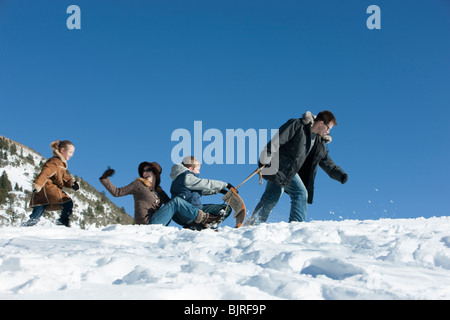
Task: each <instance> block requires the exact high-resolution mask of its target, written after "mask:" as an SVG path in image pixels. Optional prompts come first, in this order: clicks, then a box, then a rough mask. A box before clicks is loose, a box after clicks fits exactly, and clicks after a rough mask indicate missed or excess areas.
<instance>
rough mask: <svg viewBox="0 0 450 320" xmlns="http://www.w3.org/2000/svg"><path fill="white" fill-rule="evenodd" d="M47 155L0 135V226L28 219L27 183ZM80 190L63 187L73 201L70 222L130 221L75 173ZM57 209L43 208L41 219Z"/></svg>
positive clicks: (51, 216)
mask: <svg viewBox="0 0 450 320" xmlns="http://www.w3.org/2000/svg"><path fill="white" fill-rule="evenodd" d="M46 160H47V159H45V158H44V157H42V156H41V155H40V154H39V153H37V152H36V151H34V150H32V149H30V148H28V147H26V146H24V145H22V144H20V143H18V142H15V141H12V140H11V139H8V138H6V137H3V136H0V226H18V225H20V223H21V222H23V221H26V220H28V216H29V215H30V213H31V209H30V208H29V207H28V204H29V201H30V196H31V184H32V182H33V180H34V178H35V177H36V176H37V175H38V174H39V173H40V171H41V169H42V166H43V164H44V163H45V161H46ZM75 179H76V180H77V181H78V182H79V184H80V190H79V191H77V192H75V191H73V190H70V189H64V190H65V191H66V192H67V193H68V194H69V195H70V196H71V197H72V199H73V201H74V211H73V215H72V218H71V222H72V226H79V227H81V228H87V227H89V226H97V227H100V226H107V225H110V224H132V223H133V218H132V217H130V216H129V215H128V214H126V212H125V210H124V209H120V208H119V207H117V206H116V205H115V204H114V203H112V202H111V201H110V200H109V199H108V198H107V197H106V196H105V194H104V193H101V192H99V191H97V190H96V189H94V188H93V187H92V186H91V185H89V183H87V182H86V181H84V180H83V179H82V178H80V177H75ZM59 214H60V212H59V211H53V212H45V213H44V215H43V218H42V219H41V222H40V223H44V220H45V219H50V220H52V221H53V220H55V219H57V218H58V217H59Z"/></svg>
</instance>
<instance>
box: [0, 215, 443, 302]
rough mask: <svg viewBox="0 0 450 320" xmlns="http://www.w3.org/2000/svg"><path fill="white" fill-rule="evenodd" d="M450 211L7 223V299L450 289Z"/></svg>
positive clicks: (358, 295) (315, 295) (3, 265)
mask: <svg viewBox="0 0 450 320" xmlns="http://www.w3.org/2000/svg"><path fill="white" fill-rule="evenodd" d="M449 230H450V217H440V218H430V219H424V218H419V219H410V220H408V219H398V220H390V219H382V220H366V221H357V220H344V221H322V222H321V221H313V222H309V223H290V224H288V223H274V224H262V225H260V226H257V227H242V228H240V229H232V228H229V227H225V228H222V229H220V230H219V232H214V231H212V230H204V231H201V232H196V231H191V230H185V229H182V230H179V229H177V228H175V227H163V226H137V225H130V226H124V225H110V226H107V227H103V228H98V227H92V226H91V227H90V228H88V229H87V230H82V229H80V228H77V227H75V228H70V229H68V228H63V227H58V226H55V225H54V224H53V223H50V222H46V223H42V224H40V225H38V226H36V227H33V228H20V227H3V228H0V299H450V231H449Z"/></svg>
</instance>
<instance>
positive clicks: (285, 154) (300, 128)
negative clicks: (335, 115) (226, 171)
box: [260, 111, 345, 203]
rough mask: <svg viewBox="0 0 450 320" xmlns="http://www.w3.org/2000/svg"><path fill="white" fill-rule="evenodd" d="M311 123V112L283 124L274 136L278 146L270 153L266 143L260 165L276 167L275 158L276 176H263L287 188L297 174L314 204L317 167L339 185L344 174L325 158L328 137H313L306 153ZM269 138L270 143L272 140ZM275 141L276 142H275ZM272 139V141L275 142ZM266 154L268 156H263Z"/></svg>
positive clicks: (265, 170)
mask: <svg viewBox="0 0 450 320" xmlns="http://www.w3.org/2000/svg"><path fill="white" fill-rule="evenodd" d="M313 123H314V116H313V115H312V114H311V112H309V111H308V112H307V113H305V114H304V115H303V118H302V119H291V120H289V121H287V122H286V123H285V124H284V125H282V126H281V127H280V129H279V131H278V133H277V135H276V136H275V137H274V139H275V138H278V139H279V147H278V148H277V147H276V146H274V150H271V149H272V147H271V142H269V143H268V144H267V151H263V153H262V156H261V159H260V162H261V163H262V164H267V163H270V164H271V165H272V166H274V165H276V164H277V163H276V159H277V157H278V159H279V162H278V171H276V173H271V174H265V172H267V171H268V170H267V169H264V170H263V172H262V173H263V177H264V178H265V179H267V180H269V181H272V182H274V183H276V184H277V185H279V186H281V187H285V186H287V185H288V184H289V183H290V182H291V181H292V179H293V178H294V176H295V175H296V174H297V173H298V174H299V175H300V177H301V179H302V181H303V183H304V184H305V187H306V189H307V191H308V203H312V202H313V197H314V179H315V177H316V173H317V167H318V166H319V165H320V167H321V168H322V169H323V170H324V171H325V172H326V173H327V174H328V175H329V176H330V177H331V178H333V179H335V180H337V181H340V182H342V181H343V179H344V175H345V172H344V170H342V169H341V168H340V167H338V166H337V165H336V164H335V163H334V161H333V160H331V158H330V156H329V155H328V150H327V148H326V147H325V144H326V143H329V142H331V137H330V136H326V137H320V136H319V135H317V136H316V140H315V143H314V146H313V148H312V149H311V151H310V152H309V154H308V151H309V149H310V146H311V126H312V124H313ZM274 139H272V140H274ZM275 140H276V139H275ZM275 140H274V141H275ZM266 153H267V157H266V156H265V154H266Z"/></svg>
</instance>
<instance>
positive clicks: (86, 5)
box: [0, 0, 450, 222]
mask: <svg viewBox="0 0 450 320" xmlns="http://www.w3.org/2000/svg"><path fill="white" fill-rule="evenodd" d="M72 4H75V5H78V6H79V7H80V8H81V30H69V29H68V28H67V27H66V20H67V18H68V17H69V14H67V13H66V10H67V7H68V6H69V5H72ZM372 4H375V5H378V6H379V7H380V8H381V29H380V30H369V29H368V28H367V26H366V20H367V19H368V18H369V16H370V14H367V13H366V10H367V7H368V6H370V5H372ZM449 39H450V2H449V1H448V0H432V1H424V0H423V1H422V0H421V1H408V2H400V1H381V0H375V1H364V0H363V1H361V0H349V1H345V2H344V3H342V2H336V1H283V0H282V1H264V0H263V1H261V0H258V1H256V0H239V1H237V0H229V1H215V0H208V1H206V0H201V1H200V0H197V1H194V0H193V1H189V0H183V1H181V0H178V1H177V0H173V1H153V0H147V1H137V0H132V1H104V0H96V1H81V0H77V1H63V0H61V1H50V0H40V1H32V0H27V1H24V0H14V1H13V0H0V105H1V116H0V117H1V121H0V123H1V125H0V134H1V135H4V136H7V137H9V138H11V139H13V140H16V141H19V142H21V143H23V144H25V145H27V146H29V147H31V148H33V149H35V150H36V151H38V152H40V153H41V154H42V155H43V156H47V157H48V156H50V151H51V150H50V148H49V144H50V142H51V141H53V140H55V139H60V140H63V139H68V140H71V141H73V142H74V144H75V146H76V153H75V156H74V157H73V158H72V159H71V160H70V162H69V170H70V171H71V172H72V173H73V174H76V175H78V176H81V177H83V178H84V179H85V180H87V181H88V182H89V183H91V184H92V185H93V186H94V187H96V188H97V189H99V190H105V189H104V188H103V186H102V185H101V184H100V183H99V182H98V177H99V176H100V175H101V174H102V172H103V171H104V170H105V169H106V168H107V166H108V165H109V166H111V167H112V168H114V169H116V175H115V176H114V177H113V178H112V181H113V183H115V184H116V186H124V185H126V184H128V183H130V182H131V181H132V180H133V179H134V178H136V177H137V166H138V164H139V163H140V162H141V161H157V162H159V163H160V164H161V166H162V167H163V175H162V186H163V188H164V189H165V190H166V191H167V192H169V189H170V183H171V181H170V177H169V173H170V167H171V166H172V165H173V163H172V160H171V151H172V149H173V148H174V146H175V145H176V144H177V142H174V141H171V134H172V132H174V130H176V129H180V128H183V129H187V130H189V131H190V132H191V133H192V135H193V132H194V131H193V130H194V121H202V126H203V131H206V130H208V129H218V130H220V132H222V133H223V135H224V137H225V131H226V129H234V130H236V129H239V128H242V129H244V130H248V129H254V130H256V131H259V130H261V129H269V130H270V129H277V128H278V127H280V126H281V125H282V124H283V123H284V122H286V121H287V120H288V119H290V118H297V117H301V115H302V114H303V113H304V112H305V111H307V110H310V111H312V112H313V113H315V114H317V113H318V112H319V111H321V110H331V111H332V112H333V113H334V114H335V115H336V118H337V121H338V126H337V127H335V128H334V129H333V130H332V132H331V135H332V136H333V142H332V143H331V144H330V145H329V152H330V155H331V157H332V159H333V160H334V161H335V162H336V163H337V164H338V165H339V166H341V167H342V168H343V169H344V170H345V171H346V172H347V173H348V174H349V181H348V183H347V184H345V185H341V184H340V183H338V182H336V181H334V180H331V179H330V178H329V177H328V176H327V175H326V174H325V173H324V172H323V171H322V170H321V169H319V171H318V174H317V178H316V190H315V199H314V200H315V201H314V204H313V205H310V206H309V210H308V217H309V219H311V220H336V219H378V218H413V217H421V216H424V217H430V216H440V215H448V214H450V209H449V206H448V201H447V198H448V196H449V190H450V188H449V186H448V181H449V178H450V175H449V172H450V170H449V169H448V168H447V162H448V161H447V159H448V156H449V151H448V142H447V139H448V138H449V134H448V127H449V121H448V119H449V118H450V111H449V107H450V90H449V89H450V88H449V85H450V81H449V80H450V62H449V58H448V57H449V55H450V41H449ZM206 145H208V142H204V145H203V147H205V146H206ZM224 152H225V151H224ZM254 169H255V165H253V164H248V163H247V164H240V165H238V164H234V165H231V164H223V165H218V164H213V165H204V166H203V167H202V171H201V176H203V177H206V178H212V179H219V180H224V181H227V182H230V183H232V184H234V185H238V184H239V183H240V182H241V181H242V180H244V179H245V178H246V177H247V176H248V175H249V174H250V173H251V172H252V171H253V170H254ZM263 191H264V187H261V186H259V185H258V183H257V179H256V178H254V179H252V180H251V181H249V182H247V183H246V184H245V185H244V186H243V187H242V188H241V189H240V194H241V196H242V197H243V199H244V200H245V203H246V205H247V209H248V210H249V211H250V212H252V211H253V209H254V207H255V206H256V204H257V202H258V200H259V198H260V196H261V195H262V193H263ZM112 200H113V201H114V202H115V203H116V204H118V205H119V206H124V207H125V208H126V210H127V212H128V213H130V214H133V211H134V208H133V199H132V196H129V197H125V198H120V199H119V198H113V199H112ZM204 202H205V203H208V202H215V203H220V202H221V199H220V197H219V196H211V197H208V198H206V197H205V198H204ZM289 207H290V203H289V197H288V196H287V195H284V196H283V198H282V200H281V201H280V203H279V204H278V206H277V207H276V208H275V210H274V212H273V213H272V215H271V217H270V219H269V221H270V222H274V221H287V219H288V212H289Z"/></svg>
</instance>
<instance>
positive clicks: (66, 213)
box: [30, 201, 73, 223]
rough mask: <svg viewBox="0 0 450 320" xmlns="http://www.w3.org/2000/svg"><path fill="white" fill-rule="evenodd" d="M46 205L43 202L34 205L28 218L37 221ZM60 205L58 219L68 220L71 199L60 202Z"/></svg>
mask: <svg viewBox="0 0 450 320" xmlns="http://www.w3.org/2000/svg"><path fill="white" fill-rule="evenodd" d="M46 207H47V205H45V204H43V205H40V206H36V207H34V208H33V212H32V213H31V215H30V220H31V221H35V222H36V223H37V221H39V219H40V218H41V216H42V214H43V213H44V210H45V208H46ZM61 207H62V210H61V217H60V219H61V220H62V221H68V220H69V218H70V215H71V214H72V210H73V201H67V202H64V203H61Z"/></svg>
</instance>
